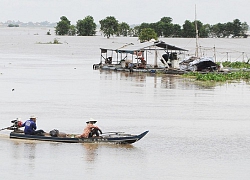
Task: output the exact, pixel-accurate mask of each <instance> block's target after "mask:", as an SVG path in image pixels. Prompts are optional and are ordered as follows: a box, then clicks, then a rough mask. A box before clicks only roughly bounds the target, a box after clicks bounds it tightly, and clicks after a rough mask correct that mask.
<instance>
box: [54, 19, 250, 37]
mask: <svg viewBox="0 0 250 180" xmlns="http://www.w3.org/2000/svg"><path fill="white" fill-rule="evenodd" d="M99 23H100V31H101V32H102V35H103V36H105V37H107V38H110V37H111V36H125V37H126V36H130V37H139V39H140V40H141V41H146V40H149V39H152V38H154V39H157V38H158V37H183V38H194V37H195V36H196V25H197V29H198V35H199V37H201V38H208V37H216V38H225V37H245V38H246V37H247V34H246V33H247V31H248V29H249V26H248V24H247V23H246V22H241V21H240V20H239V19H235V20H233V21H232V22H227V23H217V24H214V25H210V24H203V23H202V22H200V21H189V20H186V21H185V22H184V24H183V25H182V26H181V25H179V24H174V23H173V19H172V18H171V17H162V18H161V19H160V21H158V22H155V23H145V22H143V23H141V24H140V25H137V26H135V27H130V26H129V25H128V24H127V23H126V22H121V23H119V21H118V20H117V19H116V18H115V17H113V16H108V17H106V18H105V19H102V20H100V21H99ZM96 28H97V25H96V23H95V22H94V18H93V17H92V16H87V17H85V18H84V19H82V20H78V21H77V23H76V25H72V24H71V22H70V21H69V20H68V19H67V17H65V16H62V17H61V18H60V21H59V22H58V23H57V25H56V27H55V32H56V34H57V35H71V36H75V35H77V36H94V35H96Z"/></svg>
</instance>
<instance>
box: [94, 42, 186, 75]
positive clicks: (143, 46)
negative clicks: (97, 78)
mask: <svg viewBox="0 0 250 180" xmlns="http://www.w3.org/2000/svg"><path fill="white" fill-rule="evenodd" d="M100 49H101V56H100V62H99V63H98V64H94V65H93V69H102V70H115V71H130V72H136V71H140V72H157V71H165V70H166V69H168V70H171V69H172V70H173V69H175V70H179V57H178V56H179V55H181V54H184V53H185V52H186V51H188V50H186V49H183V48H180V47H176V46H173V45H170V44H167V43H165V42H163V41H155V42H152V41H149V42H144V43H139V44H132V43H131V44H125V45H123V46H121V47H117V48H100ZM149 61H150V62H151V63H150V62H149ZM152 62H153V63H152Z"/></svg>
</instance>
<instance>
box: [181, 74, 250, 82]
mask: <svg viewBox="0 0 250 180" xmlns="http://www.w3.org/2000/svg"><path fill="white" fill-rule="evenodd" d="M184 76H185V77H195V79H196V80H198V81H216V82H223V81H229V80H242V79H245V80H248V79H250V72H246V71H238V72H230V73H219V72H218V73H199V72H189V73H187V74H185V75H184Z"/></svg>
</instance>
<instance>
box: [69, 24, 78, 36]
mask: <svg viewBox="0 0 250 180" xmlns="http://www.w3.org/2000/svg"><path fill="white" fill-rule="evenodd" d="M68 35H69V36H75V35H76V26H75V25H70V27H69V31H68Z"/></svg>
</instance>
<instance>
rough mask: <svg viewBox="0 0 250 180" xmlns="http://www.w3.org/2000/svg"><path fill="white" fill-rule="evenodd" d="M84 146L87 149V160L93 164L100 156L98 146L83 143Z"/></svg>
mask: <svg viewBox="0 0 250 180" xmlns="http://www.w3.org/2000/svg"><path fill="white" fill-rule="evenodd" d="M82 146H83V147H84V148H85V150H86V151H85V153H86V154H85V155H84V156H85V160H86V161H87V162H93V161H94V160H95V159H96V157H97V156H98V153H97V149H98V144H94V143H93V144H91V143H83V144H82Z"/></svg>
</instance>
